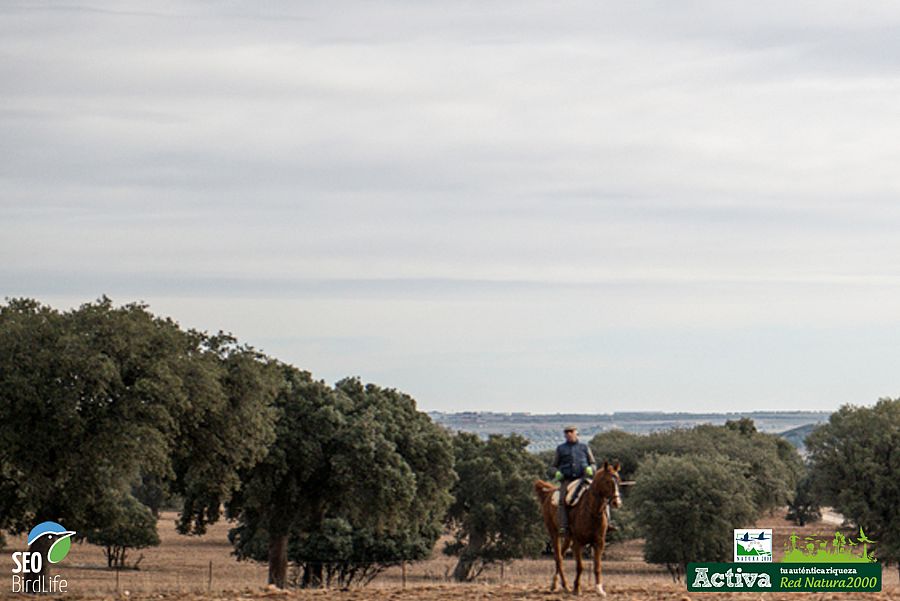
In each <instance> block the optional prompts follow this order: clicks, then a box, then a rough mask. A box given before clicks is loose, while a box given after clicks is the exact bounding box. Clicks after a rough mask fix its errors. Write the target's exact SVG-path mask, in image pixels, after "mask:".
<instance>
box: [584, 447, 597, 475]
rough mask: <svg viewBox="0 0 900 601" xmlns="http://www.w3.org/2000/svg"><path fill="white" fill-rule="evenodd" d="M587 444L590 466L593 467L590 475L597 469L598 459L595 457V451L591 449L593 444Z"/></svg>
mask: <svg viewBox="0 0 900 601" xmlns="http://www.w3.org/2000/svg"><path fill="white" fill-rule="evenodd" d="M585 446H586V447H587V460H588V467H589V468H591V469H590V471H591V474H589V475H593V473H594V472H596V471H597V461H596V460H595V459H594V452H593V451H592V450H591V445H585Z"/></svg>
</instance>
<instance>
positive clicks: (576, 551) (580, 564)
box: [572, 543, 584, 594]
mask: <svg viewBox="0 0 900 601" xmlns="http://www.w3.org/2000/svg"><path fill="white" fill-rule="evenodd" d="M582 550H583V548H582V546H581V545H580V544H579V543H574V544H573V545H572V554H573V555H574V556H575V583H574V584H573V585H572V592H573V593H575V594H578V593H580V592H581V572H582V571H583V570H584V559H582V557H581V553H582Z"/></svg>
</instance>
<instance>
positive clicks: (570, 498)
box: [550, 478, 591, 507]
mask: <svg viewBox="0 0 900 601" xmlns="http://www.w3.org/2000/svg"><path fill="white" fill-rule="evenodd" d="M590 483H591V481H590V480H588V479H587V478H582V479H581V480H576V481H575V482H574V483H572V484H569V490H568V492H567V494H566V505H568V506H569V507H573V506H575V505H576V504H577V503H578V501H579V500H580V499H581V497H582V496H583V495H584V491H586V490H587V489H588V485H589V484H590ZM550 504H551V505H555V506H557V507H559V490H555V491H553V495H552V496H551V497H550Z"/></svg>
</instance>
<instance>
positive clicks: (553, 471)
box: [547, 448, 562, 480]
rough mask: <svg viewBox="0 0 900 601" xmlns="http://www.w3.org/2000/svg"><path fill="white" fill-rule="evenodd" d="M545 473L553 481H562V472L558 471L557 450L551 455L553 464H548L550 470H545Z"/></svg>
mask: <svg viewBox="0 0 900 601" xmlns="http://www.w3.org/2000/svg"><path fill="white" fill-rule="evenodd" d="M547 473H548V474H550V477H551V478H553V479H554V480H560V479H562V472H560V471H559V448H557V449H556V453H555V454H554V455H553V463H551V464H550V469H548V470H547Z"/></svg>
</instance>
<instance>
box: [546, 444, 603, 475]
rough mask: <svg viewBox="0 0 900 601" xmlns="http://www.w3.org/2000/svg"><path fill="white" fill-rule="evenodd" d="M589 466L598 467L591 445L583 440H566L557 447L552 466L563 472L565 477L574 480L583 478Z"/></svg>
mask: <svg viewBox="0 0 900 601" xmlns="http://www.w3.org/2000/svg"><path fill="white" fill-rule="evenodd" d="M587 466H591V468H594V469H596V467H597V466H596V465H595V461H594V454H593V453H592V452H591V447H589V446H587V445H586V444H584V443H583V442H568V441H566V442H564V443H562V444H561V445H559V446H558V447H556V455H555V456H554V457H553V463H552V464H551V467H553V468H556V469H558V470H559V471H560V472H562V475H563V478H565V479H566V480H573V479H575V478H581V477H582V476H583V475H584V470H585V468H586V467H587Z"/></svg>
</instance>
